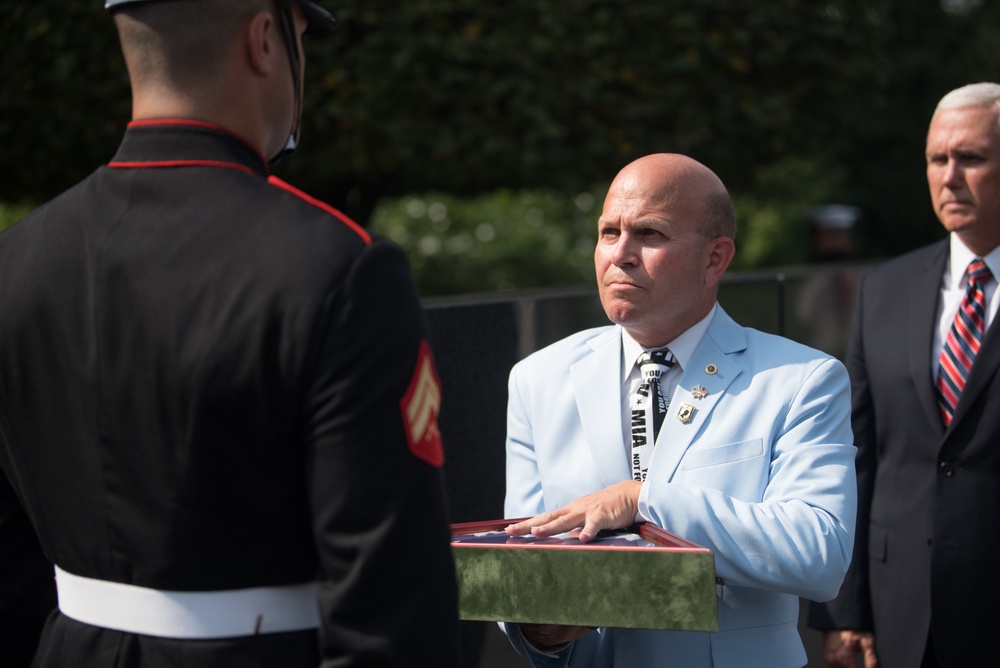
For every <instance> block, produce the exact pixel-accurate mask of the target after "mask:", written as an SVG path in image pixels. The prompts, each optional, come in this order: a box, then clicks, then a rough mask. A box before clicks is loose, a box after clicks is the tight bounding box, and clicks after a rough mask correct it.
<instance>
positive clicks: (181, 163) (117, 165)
mask: <svg viewBox="0 0 1000 668" xmlns="http://www.w3.org/2000/svg"><path fill="white" fill-rule="evenodd" d="M108 167H111V168H112V169H145V168H154V167H227V168H229V169H238V170H240V171H241V172H246V173H247V174H250V175H251V176H260V175H259V174H258V173H257V172H255V171H254V170H253V169H251V168H249V167H247V166H246V165H241V164H240V163H238V162H224V161H222V160H150V161H149V162H136V161H132V162H109V163H108Z"/></svg>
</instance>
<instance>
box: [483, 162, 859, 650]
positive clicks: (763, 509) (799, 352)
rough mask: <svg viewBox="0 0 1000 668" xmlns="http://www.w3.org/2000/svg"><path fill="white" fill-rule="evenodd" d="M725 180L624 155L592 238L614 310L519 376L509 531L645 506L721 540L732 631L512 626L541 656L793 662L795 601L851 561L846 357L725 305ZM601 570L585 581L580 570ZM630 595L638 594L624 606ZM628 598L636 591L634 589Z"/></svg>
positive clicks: (698, 538) (652, 516) (693, 532)
mask: <svg viewBox="0 0 1000 668" xmlns="http://www.w3.org/2000/svg"><path fill="white" fill-rule="evenodd" d="M734 232H735V217H734V215H733V209H732V203H731V200H730V198H729V195H728V193H727V192H726V189H725V186H724V185H723V184H722V182H721V181H720V180H719V179H718V177H716V176H715V174H713V173H712V172H711V171H710V170H708V169H707V168H706V167H705V166H704V165H701V164H700V163H697V162H696V161H694V160H691V159H690V158H686V157H684V156H679V155H672V154H657V155H651V156H646V157H645V158H641V159H639V160H637V161H636V162H633V163H631V164H630V165H628V166H626V167H625V168H624V169H623V170H622V171H621V172H620V173H619V174H618V176H617V177H616V179H615V181H614V182H613V183H612V185H611V188H610V190H609V192H608V197H607V199H606V201H605V206H604V210H603V212H602V215H601V218H600V221H599V235H598V243H597V248H596V250H595V266H596V268H597V278H598V288H599V290H600V294H601V301H602V304H603V306H604V308H605V311H606V312H607V314H608V317H609V318H610V319H611V321H612V322H614V323H616V324H615V325H612V326H608V327H602V328H597V329H592V330H588V331H585V332H579V333H577V334H574V335H572V336H570V337H568V338H566V339H563V340H562V341H559V342H557V343H555V344H553V345H551V346H549V347H547V348H545V349H543V350H540V351H538V352H536V353H535V354H533V355H531V356H530V357H528V358H527V359H525V360H523V361H522V362H520V363H519V364H517V365H516V366H515V367H514V369H513V371H512V372H511V377H510V396H509V405H508V427H507V496H506V502H505V515H506V516H507V517H530V519H528V520H526V521H523V522H519V523H516V524H513V525H511V526H510V527H508V529H507V531H508V533H510V534H511V535H525V534H528V533H529V532H530V533H531V534H533V535H536V536H539V537H544V536H549V535H554V534H557V533H562V532H565V531H570V530H578V531H580V538H581V540H584V541H587V540H590V539H592V538H593V536H595V535H596V534H597V532H598V531H600V530H601V529H615V528H622V527H625V526H628V525H630V524H632V523H633V522H636V521H648V522H652V523H653V524H655V525H657V526H660V527H662V528H664V529H667V530H668V531H671V532H674V533H676V534H678V535H680V536H683V537H684V538H687V539H689V540H692V541H694V542H696V543H699V544H701V545H703V546H705V547H708V548H709V549H711V550H712V551H713V553H714V555H715V568H716V574H717V575H718V577H719V584H718V585H717V587H716V593H717V596H718V610H719V613H718V614H719V632H718V633H698V632H676V631H653V630H639V629H617V628H599V629H594V630H592V629H588V628H583V627H571V626H555V625H528V624H520V625H518V624H506V625H503V627H504V630H505V632H506V633H507V635H508V637H509V638H510V640H511V642H512V644H513V646H514V648H515V649H516V650H517V652H518V653H519V654H520V655H521V656H523V657H524V658H526V659H527V660H529V661H530V662H531V663H533V664H534V665H537V666H572V667H574V668H576V667H588V668H590V667H593V668H610V667H612V666H616V667H626V668H627V667H630V666H635V667H637V668H639V667H642V668H645V667H651V666H680V667H683V668H692V667H693V668H697V667H699V666H705V667H724V668H730V667H731V668H737V667H738V668H754V667H757V666H759V667H761V668H764V667H766V668H786V667H787V668H796V667H801V666H803V665H805V663H806V654H805V651H804V649H803V646H802V642H801V640H800V638H799V635H798V631H797V621H798V610H799V600H798V599H799V597H800V596H801V597H805V598H809V599H813V600H820V601H822V600H827V599H830V598H832V597H834V596H835V595H836V594H837V592H838V590H839V587H840V584H841V582H842V580H843V577H844V573H845V572H846V570H847V567H848V565H849V563H850V560H851V550H852V545H853V541H854V523H855V514H856V507H857V492H856V484H855V475H854V455H855V447H854V446H853V444H852V443H853V438H852V434H851V427H850V389H849V383H848V378H847V373H846V371H845V369H844V367H843V365H842V364H841V363H840V362H838V361H837V360H835V359H833V358H831V357H829V356H828V355H825V354H823V353H821V352H819V351H816V350H813V349H810V348H807V347H805V346H802V345H799V344H797V343H794V342H792V341H789V340H787V339H784V338H781V337H777V336H772V335H769V334H764V333H761V332H758V331H756V330H752V329H748V328H744V327H741V326H739V325H738V324H737V323H736V322H734V321H733V320H732V319H731V318H730V317H729V316H728V315H727V314H726V313H725V312H724V311H723V310H722V308H721V307H719V306H718V304H717V302H716V296H717V292H718V284H719V281H720V280H721V278H722V276H723V274H724V273H725V270H726V268H727V267H728V265H729V262H730V261H731V260H732V257H733V254H734V252H735V246H734V243H733V236H734ZM663 346H667V347H669V348H670V350H671V352H672V353H673V355H674V356H675V358H676V360H677V364H676V365H675V366H674V367H673V368H672V369H670V371H669V372H667V373H666V374H665V375H664V377H663V380H662V382H663V384H664V385H665V392H666V394H667V396H669V397H670V405H669V411H668V413H667V415H666V417H665V419H664V422H663V426H662V428H661V431H660V433H659V435H658V436H657V438H656V441H655V446H654V448H653V451H652V457H651V459H650V460H649V464H648V471H647V474H646V476H645V479H644V480H643V479H641V476H640V479H637V480H634V479H632V478H633V472H632V470H631V460H632V454H631V453H630V450H631V448H632V445H631V443H630V439H629V437H628V434H629V417H630V416H629V409H628V396H629V395H630V394H631V392H632V388H634V387H635V386H636V385H637V384H638V382H639V372H638V370H637V368H636V365H635V360H636V357H637V356H638V353H639V352H642V351H643V350H646V351H648V350H652V349H656V348H661V347H663ZM580 585H581V586H586V583H585V582H584V583H580ZM628 594H629V593H628V592H622V593H621V596H622V599H623V601H626V602H627V599H628ZM626 604H627V603H626Z"/></svg>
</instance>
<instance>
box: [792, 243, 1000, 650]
mask: <svg viewBox="0 0 1000 668" xmlns="http://www.w3.org/2000/svg"><path fill="white" fill-rule="evenodd" d="M948 249H949V246H948V241H947V240H944V241H941V242H938V243H935V244H933V245H930V246H927V247H924V248H921V249H919V250H917V251H914V252H912V253H909V254H907V255H904V256H902V257H900V258H897V259H895V260H892V261H890V262H888V263H886V264H884V265H883V266H880V267H878V268H876V269H874V270H872V271H871V272H869V273H868V274H867V275H866V276H865V277H864V279H863V281H862V283H861V285H860V288H859V292H858V301H857V306H856V310H855V314H854V323H853V330H852V336H851V342H850V348H849V350H848V360H847V368H848V371H849V372H850V375H851V384H852V392H853V427H854V436H855V441H856V444H857V446H858V461H857V472H858V496H859V499H858V501H859V503H858V532H857V543H856V545H855V550H854V559H853V563H852V566H851V569H850V571H849V573H848V575H847V578H846V579H845V581H844V584H843V587H842V588H841V592H840V595H839V596H838V598H836V599H835V600H834V601H832V602H830V603H828V604H826V605H825V606H816V605H814V606H813V611H812V615H811V620H810V623H811V625H813V626H816V627H818V628H852V629H860V630H869V631H871V630H873V631H874V633H875V643H876V651H877V652H878V654H879V658H880V659H881V664H880V665H881V666H882V668H904V667H912V666H919V665H920V659H921V656H922V653H923V651H924V647H925V644H926V641H927V634H928V632H930V633H932V634H933V640H934V645H935V648H936V650H937V653H938V656H939V657H940V658H941V660H942V662H943V663H944V665H949V666H962V667H963V668H966V667H973V666H993V665H996V661H997V659H996V655H997V652H996V640H995V638H994V637H993V634H994V633H995V632H996V630H997V629H998V628H1000V606H998V605H997V601H998V600H1000V578H998V577H997V563H998V562H997V559H998V554H1000V553H998V549H1000V532H998V530H997V529H998V526H997V521H996V518H997V515H998V513H1000V382H998V380H997V368H998V366H1000V323H997V322H994V323H993V324H992V326H991V327H990V329H989V330H987V333H986V336H985V338H984V341H983V345H982V348H981V350H980V353H979V356H978V357H977V359H976V361H975V363H974V365H973V368H972V371H971V373H970V376H969V379H968V382H967V385H966V388H965V391H964V392H963V394H962V397H961V399H960V401H959V404H958V409H957V411H956V412H955V416H954V420H953V422H952V424H951V425H950V426H949V428H948V429H947V430H946V429H945V428H944V426H943V424H942V422H941V419H940V417H939V413H938V409H937V404H936V401H937V399H936V394H935V389H934V380H933V379H934V376H935V374H936V373H937V370H936V367H935V368H932V361H931V346H932V341H933V333H934V329H935V328H936V326H937V322H936V314H937V304H938V298H939V292H940V285H941V275H942V272H943V271H944V266H945V263H946V261H947V257H948Z"/></svg>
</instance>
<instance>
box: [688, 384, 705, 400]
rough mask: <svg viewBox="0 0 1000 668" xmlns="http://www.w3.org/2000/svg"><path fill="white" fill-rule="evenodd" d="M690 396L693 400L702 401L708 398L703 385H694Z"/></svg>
mask: <svg viewBox="0 0 1000 668" xmlns="http://www.w3.org/2000/svg"><path fill="white" fill-rule="evenodd" d="M691 396H692V397H694V398H695V399H704V398H705V397H707V396H708V389H707V388H706V387H705V386H704V385H695V386H694V387H692V388H691Z"/></svg>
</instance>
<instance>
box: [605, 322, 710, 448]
mask: <svg viewBox="0 0 1000 668" xmlns="http://www.w3.org/2000/svg"><path fill="white" fill-rule="evenodd" d="M718 308H719V304H718V303H716V304H715V305H713V306H712V310H711V311H709V312H708V315H706V316H705V317H704V318H702V319H701V320H699V321H698V322H697V323H695V324H694V325H692V326H691V327H689V328H688V329H686V330H685V331H684V332H683V333H681V335H680V336H678V337H677V338H676V339H674V340H673V341H671V342H669V343H668V344H667V345H666V346H665V347H667V348H670V352H672V353H673V354H674V359H676V360H677V363H676V364H674V366H673V367H672V368H671V369H670V371H668V372H667V373H666V374H664V375H663V376H662V377H661V378H660V387H661V388H662V390H663V393H664V395H665V396H667V397H671V396H673V394H674V389H676V387H677V384H678V383H679V382H680V380H681V376H682V375H683V373H684V369H686V368H687V366H688V364H689V363H690V361H691V358H692V357H693V356H694V351H695V348H697V347H698V344H699V343H700V342H701V337H703V336H704V335H705V332H706V331H708V325H709V323H711V322H712V318H713V317H715V311H716V309H718ZM662 347H664V346H659V347H658V348H650V349H649V350H658V349H659V348H662ZM649 350H647V349H646V348H643V347H642V346H641V345H639V342H638V341H636V340H635V339H633V338H632V336H631V335H630V334H629V333H628V330H626V329H625V328H622V357H621V379H622V381H621V383H622V384H621V406H622V447H623V448H625V452H626V454H627V455H629V450H630V449H631V447H632V411H631V409H630V407H629V400H630V398H631V396H632V395H633V394H635V392H636V390H637V389H638V388H639V383H640V382H641V381H642V373H641V371H640V370H639V365H638V364H636V360H637V359H639V355H641V354H642V353H643V352H644V351H645V352H649Z"/></svg>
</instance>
